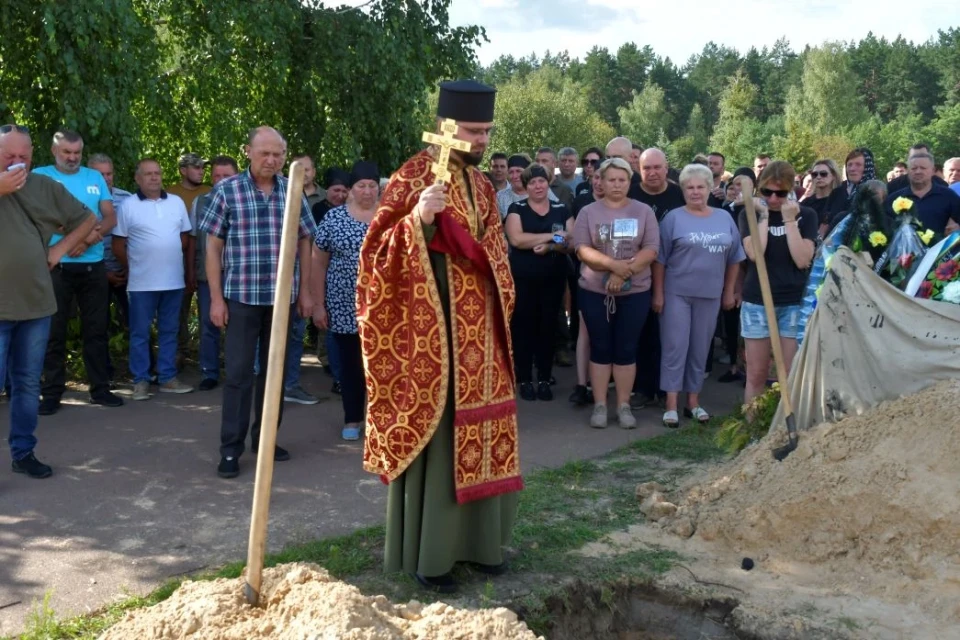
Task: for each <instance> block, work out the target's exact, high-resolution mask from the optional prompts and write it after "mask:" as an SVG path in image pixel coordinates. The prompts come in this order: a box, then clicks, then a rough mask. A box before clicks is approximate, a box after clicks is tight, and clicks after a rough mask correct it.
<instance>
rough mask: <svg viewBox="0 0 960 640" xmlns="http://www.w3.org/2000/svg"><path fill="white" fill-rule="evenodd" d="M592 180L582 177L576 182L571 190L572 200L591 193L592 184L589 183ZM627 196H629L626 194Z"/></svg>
mask: <svg viewBox="0 0 960 640" xmlns="http://www.w3.org/2000/svg"><path fill="white" fill-rule="evenodd" d="M591 182H592V180H586V179H584V180H583V182H579V183H577V188H576V189H574V190H573V201H574V202H576V201H577V198H579V197H580V196H582V195H583V194H585V193H589V194H592V193H593V185H592V184H591ZM628 197H629V196H628Z"/></svg>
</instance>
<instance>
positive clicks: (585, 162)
mask: <svg viewBox="0 0 960 640" xmlns="http://www.w3.org/2000/svg"><path fill="white" fill-rule="evenodd" d="M602 161H603V152H602V151H600V149H597V148H596V147H590V148H589V149H587V150H586V151H584V152H583V156H581V159H580V166H581V167H582V169H581V172H582V175H583V182H581V183H580V184H578V185H577V189H576V191H575V192H574V198H575V199H576V198H578V197H580V196H581V195H582V194H584V193H590V192H591V191H592V190H593V187H592V185H591V182H592V178H593V175H594V174H595V173H596V172H597V169H599V168H600V163H601V162H602Z"/></svg>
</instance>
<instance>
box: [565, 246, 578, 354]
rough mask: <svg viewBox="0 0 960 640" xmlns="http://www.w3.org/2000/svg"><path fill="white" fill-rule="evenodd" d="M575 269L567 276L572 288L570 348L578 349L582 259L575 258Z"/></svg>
mask: <svg viewBox="0 0 960 640" xmlns="http://www.w3.org/2000/svg"><path fill="white" fill-rule="evenodd" d="M573 264H574V270H573V273H572V274H571V275H568V276H567V287H568V288H569V289H570V348H571V349H573V350H574V351H576V350H577V337H578V336H579V335H580V261H579V260H577V259H576V258H573Z"/></svg>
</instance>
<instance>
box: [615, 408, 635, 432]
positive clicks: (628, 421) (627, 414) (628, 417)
mask: <svg viewBox="0 0 960 640" xmlns="http://www.w3.org/2000/svg"><path fill="white" fill-rule="evenodd" d="M617 419H618V420H619V421H620V428H621V429H636V428H637V419H636V418H634V417H633V411H631V410H630V403H629V402H624V403H623V404H622V405H620V406H619V407H618V408H617Z"/></svg>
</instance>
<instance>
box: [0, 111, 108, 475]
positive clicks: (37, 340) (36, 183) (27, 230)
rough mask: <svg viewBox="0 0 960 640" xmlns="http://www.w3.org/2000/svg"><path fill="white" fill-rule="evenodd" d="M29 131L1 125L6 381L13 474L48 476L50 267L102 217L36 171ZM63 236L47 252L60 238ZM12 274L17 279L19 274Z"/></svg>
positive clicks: (1, 360) (0, 345) (1, 357)
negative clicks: (44, 431) (42, 438)
mask: <svg viewBox="0 0 960 640" xmlns="http://www.w3.org/2000/svg"><path fill="white" fill-rule="evenodd" d="M32 160H33V143H32V142H31V140H30V134H29V133H28V131H27V128H26V127H20V126H17V125H3V126H0V219H2V220H3V233H0V273H3V274H4V276H5V277H3V278H0V381H2V380H6V378H7V373H8V372H9V374H10V436H9V442H10V454H11V457H12V458H13V463H12V465H11V467H12V469H13V471H14V473H22V474H24V475H27V476H29V477H31V478H48V477H50V476H51V475H52V474H53V470H52V469H51V468H50V467H49V466H48V465H45V464H43V463H42V462H40V461H39V460H37V458H36V456H35V455H34V453H33V449H34V447H35V446H36V444H37V439H36V437H34V435H33V434H34V431H35V430H36V428H37V411H38V409H39V406H40V373H41V372H42V370H43V360H44V354H45V353H46V349H47V337H48V335H49V333H50V323H51V318H52V317H53V315H54V314H55V313H56V312H57V299H56V296H55V295H54V290H53V281H52V279H51V278H50V270H51V269H53V268H54V267H56V266H57V265H58V264H60V261H61V259H63V257H64V256H66V255H69V254H70V253H71V252H72V251H74V250H75V249H76V248H77V247H79V246H81V243H82V242H83V241H84V240H85V239H86V238H87V236H89V235H90V234H91V233H92V232H93V230H94V227H95V226H96V224H97V222H98V220H97V217H96V216H95V215H94V214H93V212H92V211H91V210H90V209H88V208H87V207H85V206H84V205H83V204H82V203H81V202H80V201H79V200H77V199H76V198H74V197H73V196H72V195H71V194H70V192H69V191H67V189H66V188H65V187H63V185H61V184H60V183H59V182H57V181H55V180H53V179H51V178H48V177H47V176H42V175H38V174H35V173H30V164H31V162H32ZM58 232H66V235H65V236H63V238H62V239H61V240H60V241H59V242H57V243H56V244H54V245H53V246H52V247H49V249H48V248H47V247H48V245H49V244H50V238H51V237H53V235H54V234H55V233H58ZM11 274H16V275H15V276H12V275H11Z"/></svg>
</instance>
